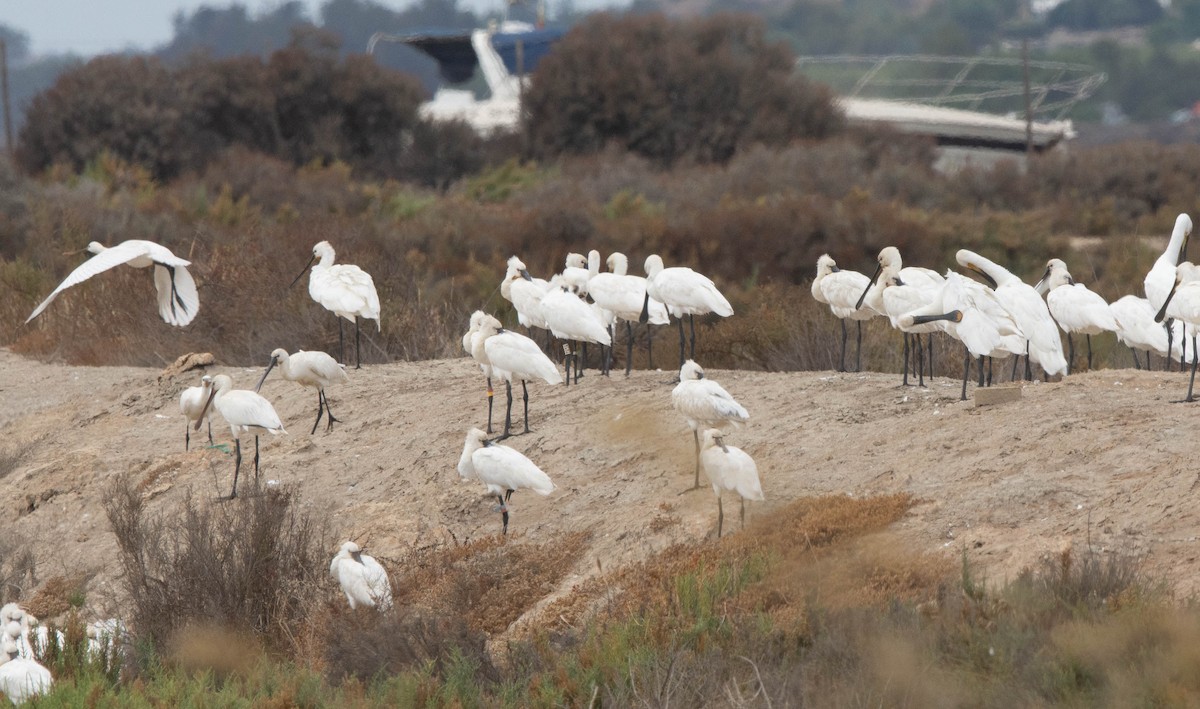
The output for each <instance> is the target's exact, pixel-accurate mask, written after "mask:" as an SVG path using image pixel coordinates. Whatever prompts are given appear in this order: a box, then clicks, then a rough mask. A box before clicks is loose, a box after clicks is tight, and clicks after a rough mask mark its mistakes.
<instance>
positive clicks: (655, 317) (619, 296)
mask: <svg viewBox="0 0 1200 709" xmlns="http://www.w3.org/2000/svg"><path fill="white" fill-rule="evenodd" d="M606 263H607V264H608V269H609V272H608V273H601V272H600V252H598V251H591V252H589V253H588V273H589V274H590V277H589V279H588V295H589V296H591V298H592V300H593V301H595V303H596V305H598V306H599V307H601V308H603V309H604V310H606V311H607V312H609V313H612V316H613V317H614V318H616V319H618V320H624V321H625V340H626V342H625V376H629V372H630V370H631V369H632V367H633V323H635V322H639V321H640V320H641V317H642V309H643V308H645V309H646V313H647V322H648V323H649V324H650V325H668V324H670V322H671V319H670V317H668V315H667V306H665V305H663V304H662V303H661V302H659V301H657V300H655V299H653V298H647V297H646V279H645V278H642V277H641V276H631V275H629V274H628V273H627V270H628V268H629V260H628V259H627V258H625V254H622V253H619V252H613V253H612V254H609V256H608V259H607V261H606ZM614 325H615V323H614ZM613 340H614V341H615V340H616V333H615V332H613Z"/></svg>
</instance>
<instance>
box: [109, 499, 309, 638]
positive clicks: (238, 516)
mask: <svg viewBox="0 0 1200 709" xmlns="http://www.w3.org/2000/svg"><path fill="white" fill-rule="evenodd" d="M105 512H106V514H107V515H108V520H109V524H111V525H112V528H113V533H114V534H115V535H116V538H117V544H118V546H119V548H120V554H121V556H120V558H121V565H122V570H123V572H124V577H123V581H124V585H125V591H126V592H127V593H128V596H129V599H130V609H129V621H130V625H131V627H132V632H133V633H134V635H135V636H136V637H137V638H139V639H140V640H142V641H144V642H147V643H149V644H150V646H151V647H154V648H156V649H158V650H159V651H160V652H166V651H167V650H168V649H169V648H170V647H171V645H170V644H171V643H172V642H174V641H176V640H177V639H178V637H179V633H180V632H182V631H183V630H184V629H185V628H187V627H189V626H193V625H195V626H200V627H210V628H218V629H226V630H229V631H231V632H237V633H246V634H251V635H255V636H257V637H259V638H261V639H262V641H263V642H264V643H265V644H266V645H267V646H268V647H274V648H278V649H293V647H294V645H295V643H296V629H297V628H300V627H303V625H304V623H305V622H306V620H307V618H308V616H309V614H310V613H311V611H312V609H313V608H315V607H316V605H317V604H318V602H319V601H318V599H319V598H320V596H321V595H323V593H324V588H323V584H324V585H328V581H327V573H326V572H325V569H327V568H328V561H327V559H326V554H325V552H324V550H325V548H326V547H327V546H328V545H327V544H325V543H324V541H325V540H324V539H322V538H321V537H322V534H323V532H322V530H321V529H320V528H319V527H318V526H317V523H316V522H315V521H314V520H312V519H311V518H310V517H309V515H308V514H307V513H305V512H301V511H300V507H299V505H298V497H297V494H296V493H295V492H294V491H292V490H289V489H286V488H283V489H279V488H266V489H263V490H258V491H256V492H254V493H252V494H249V495H247V496H246V497H245V498H242V499H238V500H236V501H230V502H226V503H209V504H201V503H200V502H199V501H197V500H195V499H194V498H192V497H190V496H188V497H186V498H185V499H184V500H183V502H182V503H181V505H180V507H179V509H178V510H176V511H174V512H173V513H163V514H159V515H151V514H149V513H148V511H147V510H146V508H145V501H144V500H143V498H142V493H141V491H140V490H138V489H137V487H135V485H134V484H133V482H132V481H131V480H128V479H121V480H118V481H117V482H115V483H114V484H113V487H112V490H111V494H110V495H109V496H108V499H107V502H106V504H105Z"/></svg>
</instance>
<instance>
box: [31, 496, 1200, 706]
mask: <svg viewBox="0 0 1200 709" xmlns="http://www.w3.org/2000/svg"><path fill="white" fill-rule="evenodd" d="M911 505H912V500H911V499H910V498H908V497H907V496H903V495H895V496H884V497H874V498H865V499H855V498H851V497H846V496H833V497H823V498H808V499H804V500H800V501H797V502H795V503H793V504H791V505H788V506H786V507H783V508H780V509H778V510H775V511H773V512H771V513H769V514H763V515H760V516H759V518H758V519H757V520H756V521H755V522H754V523H752V524H751V525H750V526H749V527H747V529H746V530H745V531H744V532H742V533H738V534H735V535H732V536H730V537H727V538H725V539H723V540H720V541H719V542H716V543H713V542H702V543H696V544H689V545H682V546H678V547H674V548H672V549H668V550H666V551H664V552H662V553H660V554H659V555H657V556H655V557H654V558H652V559H650V560H648V561H646V562H643V563H641V564H638V565H634V566H630V567H625V568H622V569H618V570H615V571H611V572H607V573H600V574H598V575H596V576H594V577H592V578H591V579H589V580H587V581H585V582H582V583H580V584H578V585H577V586H575V587H574V589H572V590H571V591H570V592H568V593H565V594H559V595H558V596H557V598H556V600H553V601H550V602H548V603H547V602H545V601H543V600H542V599H544V598H545V596H546V594H548V593H550V592H551V591H552V590H554V588H556V587H558V585H559V584H560V583H561V581H562V580H563V579H565V578H566V574H567V573H568V572H569V569H570V568H572V564H573V563H574V562H577V561H580V560H581V559H583V558H585V557H581V554H583V553H584V551H583V550H584V544H585V542H586V539H585V538H584V537H583V536H579V537H573V538H570V539H565V540H561V544H556V545H545V546H538V545H534V544H526V543H520V542H518V543H513V542H512V541H509V542H503V540H500V541H497V540H493V539H490V538H489V539H481V540H476V541H472V542H467V543H461V544H460V543H457V542H456V543H454V544H449V545H444V546H441V547H430V548H422V549H419V550H416V549H414V550H413V551H412V552H411V554H410V555H409V556H410V557H411V558H410V559H408V560H407V561H408V563H407V564H406V566H405V567H400V566H399V565H397V566H396V568H407V569H408V571H406V575H405V576H399V575H397V578H395V579H393V587H394V588H396V589H397V594H396V602H397V603H396V605H397V608H396V610H395V611H394V612H393V613H391V614H387V615H383V616H380V615H379V614H375V613H366V614H364V613H349V612H347V611H344V610H342V609H341V608H340V605H339V604H338V603H337V601H336V600H334V599H335V598H336V594H335V592H334V591H333V589H327V593H326V597H325V598H323V599H322V600H321V601H320V602H319V604H318V607H317V608H316V609H314V612H313V613H312V616H313V618H314V620H313V621H312V622H311V625H312V627H311V628H309V629H308V630H307V631H306V637H308V638H309V640H308V642H307V643H306V646H305V648H301V649H299V650H298V651H297V653H295V654H293V655H290V656H289V655H286V654H284V653H280V652H279V651H277V650H272V649H269V648H268V649H261V648H263V647H266V646H265V645H263V644H261V643H259V644H257V645H255V644H254V643H253V641H252V639H246V638H222V637H220V636H219V635H215V636H214V635H209V636H204V635H203V634H201V635H200V636H199V637H201V638H204V637H207V638H208V639H207V640H201V641H197V642H199V643H200V644H205V643H207V644H211V645H215V646H217V647H218V648H223V654H224V655H230V654H234V653H233V652H232V649H236V648H239V647H241V648H246V647H249V648H252V649H250V650H244V651H241V650H239V653H240V654H241V656H242V657H244V660H243V661H240V662H238V663H234V664H232V665H231V664H229V663H226V664H225V665H224V666H217V663H215V662H214V663H210V666H206V665H205V664H204V662H203V661H202V660H201V661H197V660H194V659H193V661H191V662H184V661H182V660H181V657H180V653H179V652H178V651H177V650H167V651H166V652H164V653H163V654H161V655H154V654H150V655H149V656H148V657H149V658H150V659H149V660H146V659H144V658H146V657H147V655H145V654H143V655H142V657H143V660H141V661H142V663H143V664H142V665H141V667H140V671H138V672H131V673H126V674H125V675H123V676H122V678H121V679H114V676H113V674H112V673H111V672H109V673H108V674H105V673H104V672H102V671H100V670H99V669H95V668H84V669H83V670H81V671H78V672H75V673H74V675H73V676H72V675H71V674H70V673H63V677H62V678H61V679H60V680H59V681H58V683H57V684H56V686H55V690H54V692H53V693H52V694H51V695H50V696H48V697H46V698H43V699H41V700H40V701H39V702H38V706H81V705H87V706H100V707H103V706H114V707H115V706H122V707H124V706H133V707H137V706H164V705H171V706H195V705H205V706H278V707H284V706H312V707H317V706H331V707H332V706H338V707H367V706H433V707H442V706H448V707H482V706H489V707H490V706H512V707H516V706H547V707H548V706H578V707H594V706H607V707H614V706H653V707H659V706H672V705H674V706H771V707H784V706H794V707H804V706H817V707H842V706H846V707H858V706H866V705H870V706H899V707H930V706H978V707H1012V706H1142V705H1156V706H1157V705H1164V706H1189V705H1195V704H1196V703H1197V702H1198V701H1200V642H1197V641H1200V613H1198V612H1197V611H1196V609H1195V608H1194V607H1192V606H1190V605H1186V604H1185V605H1180V604H1177V603H1176V602H1175V601H1174V600H1173V599H1172V598H1171V597H1170V595H1169V594H1168V593H1167V592H1166V591H1165V589H1164V587H1163V586H1162V585H1161V584H1158V583H1155V582H1154V581H1153V580H1151V579H1148V578H1147V577H1146V576H1145V575H1144V574H1143V573H1142V572H1141V570H1140V568H1139V566H1138V564H1137V562H1136V560H1134V559H1131V558H1129V557H1125V556H1121V555H1105V554H1101V553H1099V552H1096V551H1094V550H1091V549H1088V550H1085V551H1082V552H1080V551H1071V550H1068V551H1065V552H1063V553H1062V554H1061V555H1059V556H1056V557H1053V558H1049V559H1046V560H1044V561H1043V562H1042V563H1040V564H1038V565H1036V566H1034V567H1032V568H1030V569H1027V570H1026V571H1025V572H1023V573H1022V574H1020V575H1019V576H1018V577H1017V578H1016V579H1014V580H1012V581H1011V582H1008V583H1006V584H1003V585H996V584H990V583H988V582H987V580H986V579H982V578H980V576H979V574H978V572H977V570H976V569H975V568H974V567H973V566H972V563H971V561H970V559H969V558H968V556H967V555H966V553H965V552H964V553H963V555H962V558H961V560H959V561H956V560H954V559H950V558H945V557H941V556H936V557H935V556H931V555H927V554H921V553H918V552H915V551H913V549H912V547H913V545H912V544H911V543H910V542H908V541H905V540H902V539H899V538H897V536H896V534H895V533H894V532H891V531H889V527H890V526H891V524H892V523H893V522H895V521H896V520H898V519H900V518H901V517H902V516H903V515H904V514H905V513H906V512H907V510H908V509H909V507H910V506H911ZM389 568H391V567H389ZM535 607H539V610H538V611H537V612H535V613H530V612H529V611H530V610H531V609H534V608H535ZM518 618H522V621H521V622H520V623H517V624H512V621H515V620H517V619H518ZM530 618H535V619H536V620H534V621H532V622H530V620H529V619H530ZM196 656H197V655H196V654H195V653H193V654H192V655H191V656H190V657H193V658H195V657H196ZM201 656H202V654H201Z"/></svg>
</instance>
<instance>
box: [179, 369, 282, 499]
mask: <svg viewBox="0 0 1200 709" xmlns="http://www.w3.org/2000/svg"><path fill="white" fill-rule="evenodd" d="M210 406H211V407H213V408H215V409H216V410H217V413H219V414H221V417H222V418H224V419H225V421H226V422H227V423H228V424H229V430H230V431H231V432H232V433H233V440H234V443H235V445H236V446H237V448H236V458H235V459H234V464H233V489H232V490H231V491H230V492H229V499H231V500H232V499H233V498H235V497H237V481H238V472H239V471H240V470H241V469H242V436H243V435H245V434H247V433H253V434H254V479H255V480H257V479H258V437H259V435H260V434H263V433H269V434H271V435H272V436H274V435H277V434H280V433H287V431H285V430H283V424H282V423H281V422H280V421H279V414H277V413H275V407H274V406H271V402H269V401H267V400H266V399H265V398H263V397H262V396H260V395H259V394H258V393H257V392H253V391H250V390H248V389H234V388H233V380H232V379H230V378H229V377H228V376H227V375H224V374H218V375H217V376H215V377H213V380H212V393H211V394H209V395H208V401H207V402H206V403H205V405H204V409H203V410H202V411H201V412H200V418H199V419H197V420H196V424H195V428H196V430H200V421H201V420H202V419H203V418H204V414H205V413H207V412H208V407H210Z"/></svg>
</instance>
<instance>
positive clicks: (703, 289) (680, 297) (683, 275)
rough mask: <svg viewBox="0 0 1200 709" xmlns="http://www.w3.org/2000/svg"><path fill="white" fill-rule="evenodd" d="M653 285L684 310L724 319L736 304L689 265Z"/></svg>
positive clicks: (666, 272) (661, 274) (661, 297)
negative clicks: (714, 314)
mask: <svg viewBox="0 0 1200 709" xmlns="http://www.w3.org/2000/svg"><path fill="white" fill-rule="evenodd" d="M654 284H655V286H656V287H657V288H656V291H657V292H656V293H652V294H651V295H653V296H654V297H655V298H656V299H658V300H661V301H662V302H664V303H668V304H669V306H676V307H679V308H683V309H684V311H685V312H691V311H693V310H696V309H703V310H706V311H708V312H713V313H716V314H717V315H720V316H721V317H725V318H727V317H729V316H730V315H733V306H732V305H730V304H729V301H728V300H726V298H725V296H724V295H722V294H721V291H720V290H718V289H717V286H716V284H715V283H713V282H712V280H711V279H710V278H709V277H708V276H705V275H704V274H702V273H697V272H696V271H693V270H692V269H690V268H684V267H680V266H675V267H672V268H668V269H664V270H663V271H660V272H659V274H658V275H657V276H655V278H654ZM863 287H864V288H865V287H866V285H865V284H864V285H863Z"/></svg>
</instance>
